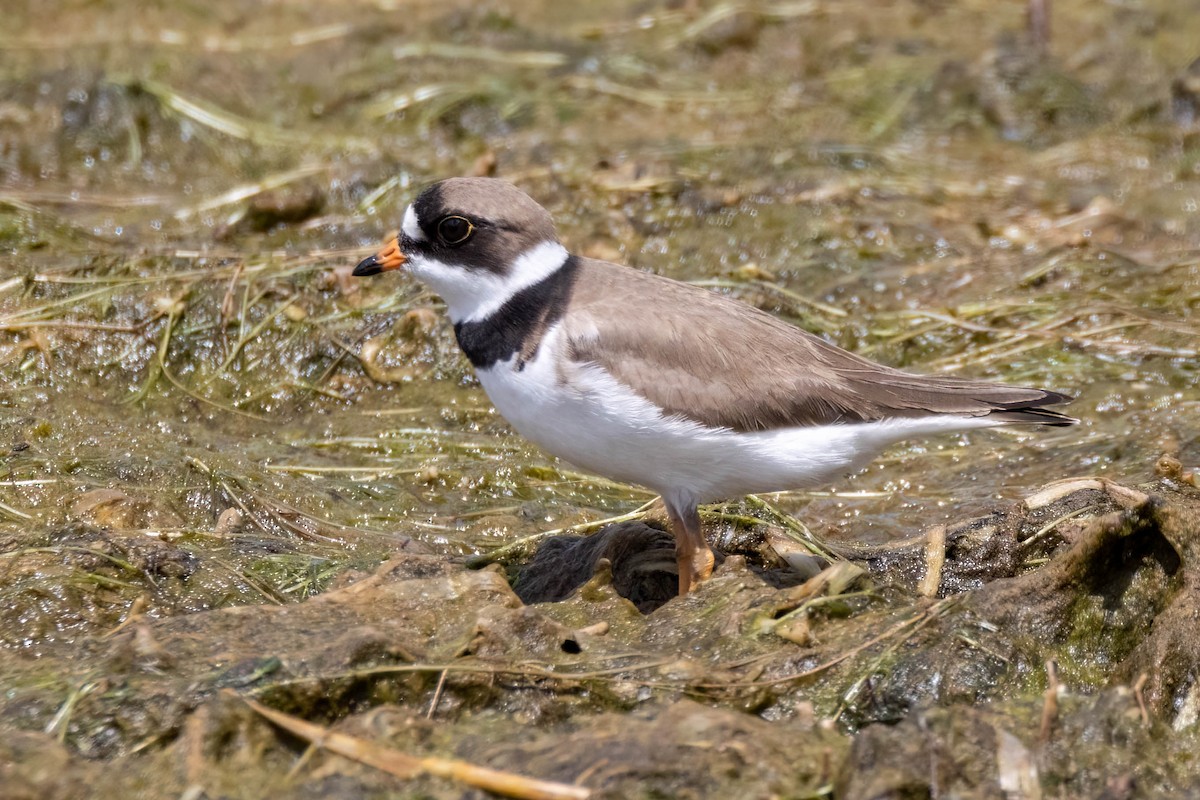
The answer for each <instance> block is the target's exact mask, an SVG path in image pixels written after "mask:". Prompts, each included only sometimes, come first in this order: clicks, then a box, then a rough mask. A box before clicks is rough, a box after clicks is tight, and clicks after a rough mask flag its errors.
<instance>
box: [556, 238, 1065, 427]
mask: <svg viewBox="0 0 1200 800" xmlns="http://www.w3.org/2000/svg"><path fill="white" fill-rule="evenodd" d="M571 302H572V308H571V314H570V315H569V317H568V319H567V330H566V334H567V337H568V340H569V342H570V345H571V354H572V357H573V358H574V359H575V360H577V361H581V362H591V363H596V364H599V365H600V366H602V367H604V369H605V370H607V371H608V372H609V373H611V374H612V375H613V376H614V377H615V378H616V379H617V380H619V381H620V382H621V383H623V384H625V385H626V386H628V387H629V388H631V389H633V390H634V391H635V392H637V393H638V394H640V395H641V396H643V397H645V398H646V399H648V400H650V401H651V402H653V403H654V404H656V405H657V406H659V407H660V408H662V409H664V411H665V412H666V413H668V414H676V415H679V416H683V417H687V418H689V419H692V420H695V421H696V422H700V423H702V424H705V425H710V426H719V427H727V428H732V429H734V430H738V431H753V430H770V429H773V428H780V427H792V426H804V425H823V424H829V423H835V422H856V421H868V420H878V419H885V418H888V417H914V416H928V415H930V414H961V415H968V416H983V415H988V414H997V415H1000V416H1002V417H1003V419H1004V420H1005V421H1010V422H1040V423H1044V424H1050V425H1056V424H1057V425H1069V424H1071V423H1073V422H1074V421H1075V420H1073V419H1072V418H1070V417H1067V416H1065V415H1063V414H1059V413H1058V412H1055V411H1050V410H1046V409H1043V408H1042V406H1045V405H1052V404H1054V403H1060V402H1063V401H1065V400H1068V399H1069V398H1067V397H1065V396H1064V395H1061V394H1057V393H1055V392H1049V391H1045V390H1043V389H1026V388H1019V387H1013V386H1004V385H1000V384H992V383H984V382H980V381H967V380H961V379H957V378H947V377H940V376H927V375H912V374H909V373H905V372H900V371H899V370H895V369H892V368H890V367H885V366H882V365H879V364H875V363H873V362H871V361H867V360H866V359H863V358H860V357H858V356H856V355H854V354H852V353H849V352H847V351H845V350H842V349H841V348H838V347H835V346H834V345H831V344H829V343H827V342H825V341H824V340H822V339H820V338H818V337H816V336H814V335H812V334H810V333H808V332H807V331H804V330H801V329H800V328H797V327H795V326H793V325H789V324H788V323H786V322H783V321H782V320H779V319H776V318H775V317H773V316H771V315H770V314H767V313H766V312H763V311H760V310H758V309H756V308H753V307H751V306H748V305H746V304H744V303H741V302H738V301H736V300H732V299H730V298H728V297H724V296H722V295H718V294H716V293H713V292H709V291H706V290H704V289H700V288H698V287H695V286H689V285H687V284H683V283H678V282H676V281H672V280H668V279H666V278H661V277H659V276H656V275H650V274H647V273H643V272H638V271H636V270H631V269H628V268H626V267H619V266H616V265H614V264H608V263H605V262H599V261H590V260H587V259H584V260H582V261H581V269H580V274H579V278H578V280H577V282H576V284H575V287H574V289H573V292H572V297H571ZM664 312H669V313H664Z"/></svg>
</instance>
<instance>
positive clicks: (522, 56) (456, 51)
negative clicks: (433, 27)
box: [392, 42, 567, 67]
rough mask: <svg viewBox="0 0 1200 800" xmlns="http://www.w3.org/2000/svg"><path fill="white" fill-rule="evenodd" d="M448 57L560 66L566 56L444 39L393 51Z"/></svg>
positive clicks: (410, 55) (398, 57) (394, 54)
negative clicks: (481, 45) (499, 48)
mask: <svg viewBox="0 0 1200 800" xmlns="http://www.w3.org/2000/svg"><path fill="white" fill-rule="evenodd" d="M429 56H433V57H435V58H449V59H453V60H455V61H486V62H489V63H492V64H506V65H508V66H511V67H560V66H562V65H563V64H566V63H567V55H566V54H565V53H558V52H555V51H553V50H512V51H509V50H497V49H495V48H493V47H478V46H475V45H461V44H447V43H445V42H411V43H409V44H403V45H400V46H399V47H396V48H395V49H393V50H392V58H395V59H396V60H397V61H399V60H401V59H405V58H427V57H429Z"/></svg>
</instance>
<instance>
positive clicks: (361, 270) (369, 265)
mask: <svg viewBox="0 0 1200 800" xmlns="http://www.w3.org/2000/svg"><path fill="white" fill-rule="evenodd" d="M381 272H383V265H382V264H380V263H379V257H378V256H367V257H366V258H364V259H363V260H362V261H360V262H358V266H357V267H355V268H354V272H351V273H350V274H351V275H353V276H354V277H356V278H365V277H366V276H368V275H378V274H379V273H381Z"/></svg>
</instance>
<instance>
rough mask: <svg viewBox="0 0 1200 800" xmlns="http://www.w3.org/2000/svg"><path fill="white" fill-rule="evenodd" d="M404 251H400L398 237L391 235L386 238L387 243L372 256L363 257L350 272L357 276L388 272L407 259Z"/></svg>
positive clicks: (401, 264)
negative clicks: (389, 237)
mask: <svg viewBox="0 0 1200 800" xmlns="http://www.w3.org/2000/svg"><path fill="white" fill-rule="evenodd" d="M407 260H408V259H406V258H405V257H404V253H402V252H400V238H399V237H397V236H393V237H392V238H391V239H389V240H388V243H387V245H386V246H385V247H384V248H383V249H382V250H380V251H379V252H378V253H376V254H375V255H373V256H369V257H367V258H364V259H363V260H362V261H360V262H358V266H357V267H355V268H354V272H353V273H351V274H353V275H356V276H358V277H362V276H364V275H378V274H379V273H381V272H388V271H389V270H393V269H400V267H403V266H404V262H405V261H407Z"/></svg>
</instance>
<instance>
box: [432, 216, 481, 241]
mask: <svg viewBox="0 0 1200 800" xmlns="http://www.w3.org/2000/svg"><path fill="white" fill-rule="evenodd" d="M474 232H475V225H474V224H473V223H472V222H471V220H469V219H467V218H466V217H460V216H457V215H451V216H449V217H442V219H440V220H439V221H438V224H437V234H438V238H439V239H441V240H442V241H443V242H445V243H446V244H448V245H456V244H462V243H463V242H465V241H466V240H467V239H470V238H471V234H472V233H474Z"/></svg>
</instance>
